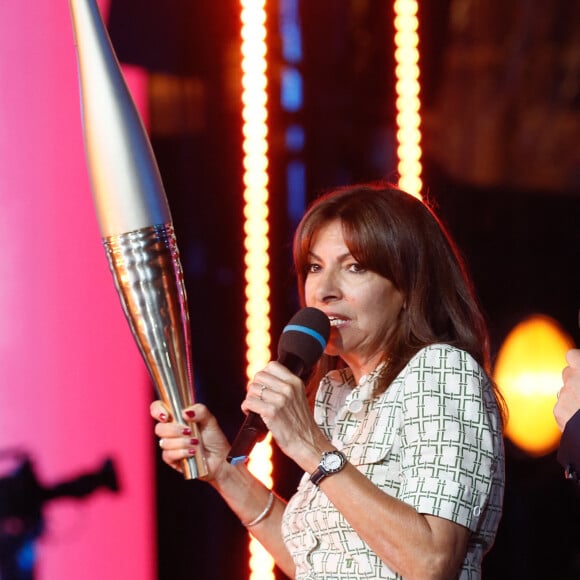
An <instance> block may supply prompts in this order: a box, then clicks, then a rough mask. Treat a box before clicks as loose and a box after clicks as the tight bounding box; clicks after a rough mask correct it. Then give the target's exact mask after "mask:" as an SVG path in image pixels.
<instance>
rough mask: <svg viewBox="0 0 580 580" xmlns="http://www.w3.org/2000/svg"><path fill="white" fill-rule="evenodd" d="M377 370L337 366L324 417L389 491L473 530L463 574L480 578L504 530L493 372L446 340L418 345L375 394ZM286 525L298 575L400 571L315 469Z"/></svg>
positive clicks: (322, 395) (464, 579) (340, 578)
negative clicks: (318, 482)
mask: <svg viewBox="0 0 580 580" xmlns="http://www.w3.org/2000/svg"><path fill="white" fill-rule="evenodd" d="M379 370H380V369H377V370H375V371H374V372H373V373H370V374H369V375H367V376H365V377H363V378H362V379H361V381H360V383H359V384H358V385H356V384H354V381H353V378H352V375H351V374H350V371H344V370H343V371H333V372H331V373H329V375H327V376H326V377H325V378H324V379H323V381H322V382H321V384H320V388H319V391H318V394H317V398H316V405H315V418H316V421H317V423H318V424H319V425H320V427H321V429H322V430H323V431H324V432H325V433H326V434H327V436H328V437H329V439H331V441H332V443H333V444H334V445H335V446H336V447H337V449H341V450H342V451H343V452H344V453H345V455H346V456H347V458H348V459H349V461H350V462H351V463H352V464H353V465H354V466H355V467H357V469H359V471H361V472H362V473H363V474H364V475H366V476H367V477H368V478H369V479H370V480H371V481H373V482H374V483H375V485H377V486H378V487H379V488H380V489H382V490H383V491H384V492H385V493H388V494H390V495H392V496H395V497H397V498H399V499H401V500H402V501H404V502H406V503H408V504H410V505H412V506H413V507H414V508H415V509H416V510H417V511H418V512H420V513H423V514H430V515H433V516H438V517H441V518H445V519H448V520H451V521H453V522H456V523H458V524H461V525H462V526H465V527H467V528H469V530H471V537H470V542H469V547H468V551H467V555H466V557H465V560H464V562H463V565H462V568H461V572H460V574H459V576H458V577H459V578H460V579H461V580H474V579H478V578H480V577H481V561H482V558H483V555H484V554H485V552H486V551H487V550H488V549H489V547H490V546H491V544H492V543H493V540H494V538H495V534H496V532H497V527H498V524H499V520H500V517H501V509H502V498H503V488H504V452H503V443H502V436H501V428H500V419H499V414H498V410H497V406H496V403H495V399H494V396H493V392H492V389H491V385H490V384H489V380H488V378H487V377H486V375H485V373H484V372H483V370H482V369H481V367H480V366H479V365H478V364H477V363H476V362H475V361H474V359H473V358H472V357H471V356H470V355H469V354H467V353H466V352H464V351H462V350H459V349H457V348H454V347H451V346H449V345H443V344H438V345H431V346H429V347H426V348H424V349H423V350H421V351H420V352H419V353H417V354H416V355H415V357H413V359H412V360H411V361H410V362H409V364H408V365H407V366H406V367H405V369H403V371H402V372H401V373H400V374H399V376H398V377H397V378H396V379H395V381H394V382H393V383H392V384H391V385H390V386H389V388H388V389H387V391H386V392H385V393H383V394H382V395H380V396H378V397H373V387H374V385H375V381H376V377H377V374H378V372H379ZM369 517H370V516H369ZM282 532H283V535H284V540H285V542H286V546H287V548H288V549H289V551H290V553H291V554H292V555H293V558H294V561H295V564H296V578H297V579H300V580H314V579H317V580H320V579H323V578H324V579H332V580H352V579H353V578H356V579H357V580H358V579H363V578H389V579H395V578H401V576H400V575H398V574H396V573H395V572H394V571H392V570H390V569H389V568H388V566H386V565H385V564H384V563H383V562H382V561H381V560H379V558H378V557H377V556H376V555H375V554H374V553H373V552H372V551H371V550H370V548H369V547H368V546H367V545H366V544H365V542H363V541H362V540H361V538H360V537H359V536H358V535H357V533H356V532H355V531H354V530H353V529H352V528H351V527H350V526H349V524H348V523H347V522H346V520H345V519H344V518H343V517H342V515H341V514H340V513H339V512H338V511H337V510H336V509H335V508H334V506H333V505H332V504H331V503H330V501H329V500H328V498H327V497H326V495H325V494H324V492H323V491H322V490H320V489H319V488H318V487H317V486H314V485H312V484H311V483H310V481H309V475H308V474H304V476H303V478H302V480H301V481H300V484H299V486H298V490H297V492H296V494H295V495H294V496H293V497H292V499H291V500H290V502H289V503H288V506H287V508H286V512H285V514H284V519H283V522H282Z"/></svg>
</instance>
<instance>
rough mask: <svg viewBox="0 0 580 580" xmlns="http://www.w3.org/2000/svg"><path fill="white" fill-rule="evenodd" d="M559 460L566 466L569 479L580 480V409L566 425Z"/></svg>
mask: <svg viewBox="0 0 580 580" xmlns="http://www.w3.org/2000/svg"><path fill="white" fill-rule="evenodd" d="M558 461H559V462H560V463H561V464H562V466H563V467H564V469H565V474H566V477H567V478H568V479H573V480H575V481H576V482H578V481H580V411H577V412H576V414H575V415H573V416H572V417H571V418H570V419H569V420H568V422H567V423H566V426H565V427H564V432H563V433H562V439H561V440H560V447H559V449H558Z"/></svg>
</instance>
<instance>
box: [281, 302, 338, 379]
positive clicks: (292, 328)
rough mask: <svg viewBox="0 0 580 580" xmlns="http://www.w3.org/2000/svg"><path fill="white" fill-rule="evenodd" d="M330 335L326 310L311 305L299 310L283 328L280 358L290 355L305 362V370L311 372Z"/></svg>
mask: <svg viewBox="0 0 580 580" xmlns="http://www.w3.org/2000/svg"><path fill="white" fill-rule="evenodd" d="M329 335H330V321H329V320H328V317H327V316H326V314H324V312H322V311H321V310H318V308H312V307H310V306H308V307H306V308H302V310H299V311H298V312H297V313H296V314H295V315H294V316H293V317H292V318H291V319H290V321H289V322H288V324H287V325H286V326H285V327H284V329H283V330H282V334H281V336H280V340H279V341H278V360H280V361H284V360H287V359H288V358H289V356H288V355H291V356H292V357H296V358H297V359H299V360H300V361H301V362H302V364H303V372H304V373H306V372H309V371H310V370H311V369H312V367H313V366H314V365H315V364H316V362H317V361H318V359H319V358H320V357H321V356H322V353H323V352H324V349H325V348H326V343H327V342H328V337H329Z"/></svg>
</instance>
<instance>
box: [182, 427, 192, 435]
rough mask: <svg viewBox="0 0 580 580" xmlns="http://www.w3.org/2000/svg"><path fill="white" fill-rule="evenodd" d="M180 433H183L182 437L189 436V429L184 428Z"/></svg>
mask: <svg viewBox="0 0 580 580" xmlns="http://www.w3.org/2000/svg"><path fill="white" fill-rule="evenodd" d="M182 433H183V434H184V435H191V429H190V428H189V427H186V428H185V429H184V430H183V431H182Z"/></svg>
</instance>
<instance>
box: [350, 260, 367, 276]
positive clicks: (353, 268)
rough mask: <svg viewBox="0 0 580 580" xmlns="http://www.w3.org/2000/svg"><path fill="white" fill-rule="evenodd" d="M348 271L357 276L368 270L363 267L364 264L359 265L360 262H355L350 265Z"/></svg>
mask: <svg viewBox="0 0 580 580" xmlns="http://www.w3.org/2000/svg"><path fill="white" fill-rule="evenodd" d="M348 271H349V272H354V273H355V274H359V273H361V272H365V271H366V268H364V266H362V264H359V263H358V262H354V263H352V264H349V266H348Z"/></svg>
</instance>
